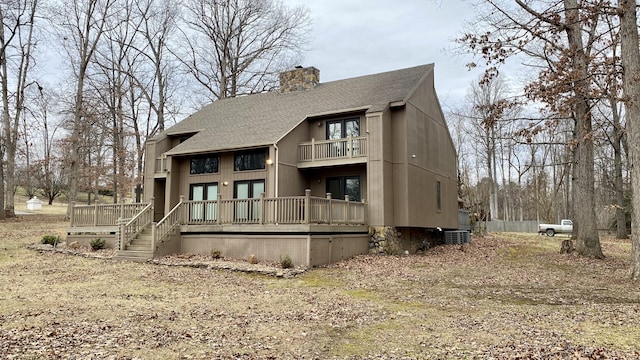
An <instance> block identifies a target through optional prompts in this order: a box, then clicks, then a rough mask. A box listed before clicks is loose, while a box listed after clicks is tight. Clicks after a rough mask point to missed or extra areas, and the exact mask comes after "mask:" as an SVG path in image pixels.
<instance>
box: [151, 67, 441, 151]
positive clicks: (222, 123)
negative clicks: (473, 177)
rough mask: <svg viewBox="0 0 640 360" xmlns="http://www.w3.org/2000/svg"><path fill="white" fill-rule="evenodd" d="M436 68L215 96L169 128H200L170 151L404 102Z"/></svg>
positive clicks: (253, 142)
mask: <svg viewBox="0 0 640 360" xmlns="http://www.w3.org/2000/svg"><path fill="white" fill-rule="evenodd" d="M432 72H433V64H428V65H421V66H416V67H411V68H406V69H401V70H395V71H390V72H384V73H379V74H374V75H366V76H360V77H355V78H350V79H344V80H337V81H332V82H327V83H320V84H318V85H317V86H316V87H314V88H313V89H309V90H301V91H293V92H287V93H281V92H278V91H274V92H268V93H261V94H253V95H247V96H239V97H235V98H228V99H222V100H218V101H214V102H213V103H211V104H209V105H207V106H205V107H204V108H202V109H201V110H200V111H197V112H196V113H194V114H192V115H190V116H189V117H187V118H186V119H184V120H182V121H181V122H179V123H178V124H176V125H174V126H172V127H171V128H169V129H168V130H166V131H165V132H164V134H163V135H168V136H179V135H181V134H193V133H196V134H195V135H193V136H192V137H191V138H189V139H188V140H186V141H184V142H183V143H182V144H180V145H178V146H176V147H175V148H173V149H171V150H170V151H168V152H167V155H186V154H196V153H206V152H214V151H226V150H232V149H241V148H251V147H259V146H268V145H271V144H274V143H276V142H277V141H278V140H279V139H281V138H282V137H283V136H284V135H286V134H287V133H288V132H290V131H291V130H292V129H294V128H295V127H296V126H297V125H298V124H300V123H301V122H302V121H304V120H305V119H306V118H308V117H312V116H317V115H320V114H331V113H341V112H345V111H346V110H350V109H358V110H361V111H363V112H378V111H382V110H384V109H385V108H387V107H389V106H390V105H391V104H394V103H398V104H403V103H404V102H405V101H406V100H407V99H408V97H409V96H410V95H411V94H412V92H413V91H414V89H415V88H416V87H417V85H418V84H419V83H420V82H421V80H422V79H423V78H424V77H425V76H427V75H428V74H430V73H432ZM160 136H162V135H160Z"/></svg>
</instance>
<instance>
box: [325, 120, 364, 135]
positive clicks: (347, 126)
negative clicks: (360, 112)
mask: <svg viewBox="0 0 640 360" xmlns="http://www.w3.org/2000/svg"><path fill="white" fill-rule="evenodd" d="M349 135H351V136H360V118H350V119H342V120H331V121H327V140H336V139H343V138H346V137H348V136H349Z"/></svg>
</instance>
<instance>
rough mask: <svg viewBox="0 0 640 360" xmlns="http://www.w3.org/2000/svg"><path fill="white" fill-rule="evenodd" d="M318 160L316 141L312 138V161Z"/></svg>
mask: <svg viewBox="0 0 640 360" xmlns="http://www.w3.org/2000/svg"><path fill="white" fill-rule="evenodd" d="M315 159H316V139H315V138H311V160H312V161H313V160H315Z"/></svg>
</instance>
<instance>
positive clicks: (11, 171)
mask: <svg viewBox="0 0 640 360" xmlns="http://www.w3.org/2000/svg"><path fill="white" fill-rule="evenodd" d="M37 11H38V0H10V1H3V2H2V3H0V90H1V92H2V127H3V129H2V139H3V143H2V144H0V156H4V155H6V170H5V169H4V168H3V169H2V172H1V173H0V181H2V182H3V184H0V187H2V188H3V189H2V200H0V205H3V206H1V207H0V210H2V214H1V215H0V218H4V216H5V211H6V215H7V216H14V215H15V214H14V188H15V184H16V179H15V168H16V151H17V148H18V134H19V128H20V119H21V118H22V111H23V108H24V101H25V90H26V88H27V87H28V86H30V85H31V84H32V83H33V82H32V81H31V80H30V79H29V77H30V71H31V69H32V65H33V60H32V52H33V50H34V48H35V40H34V37H33V36H34V28H35V20H36V13H37ZM10 87H11V88H12V89H11V90H10V89H9V88H10ZM0 159H1V157H0ZM0 167H3V166H0ZM5 184H6V188H4V185H5ZM5 196H6V203H4V198H5Z"/></svg>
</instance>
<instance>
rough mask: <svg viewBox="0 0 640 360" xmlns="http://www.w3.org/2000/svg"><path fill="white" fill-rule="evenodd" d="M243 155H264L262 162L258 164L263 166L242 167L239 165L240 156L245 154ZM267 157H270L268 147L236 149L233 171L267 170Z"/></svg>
mask: <svg viewBox="0 0 640 360" xmlns="http://www.w3.org/2000/svg"><path fill="white" fill-rule="evenodd" d="M243 155H262V156H263V159H262V160H263V161H262V164H259V165H258V166H262V167H256V168H251V169H240V168H239V167H238V156H243ZM267 157H268V149H266V148H261V149H253V150H243V151H236V152H235V153H234V154H233V171H234V172H241V171H262V170H266V169H267Z"/></svg>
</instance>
